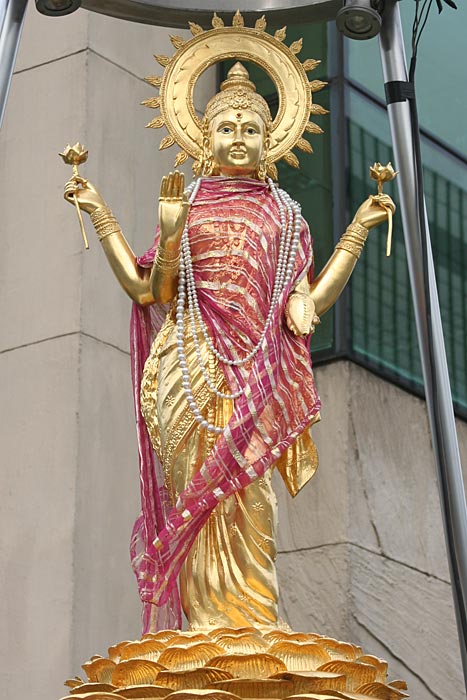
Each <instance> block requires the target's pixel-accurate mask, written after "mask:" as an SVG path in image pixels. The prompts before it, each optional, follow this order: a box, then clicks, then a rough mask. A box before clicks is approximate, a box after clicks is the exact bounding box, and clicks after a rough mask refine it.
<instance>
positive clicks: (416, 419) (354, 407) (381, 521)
mask: <svg viewBox="0 0 467 700" xmlns="http://www.w3.org/2000/svg"><path fill="white" fill-rule="evenodd" d="M350 396H351V411H350V415H351V431H352V439H353V440H354V443H355V462H354V467H353V474H354V478H353V479H351V480H350V481H349V483H350V486H351V489H352V500H354V501H356V500H357V498H359V497H360V498H361V499H362V504H363V505H364V510H362V511H360V516H359V518H358V520H357V521H356V526H355V527H354V524H355V523H354V521H353V520H352V519H351V520H350V522H351V526H352V529H351V533H350V534H351V537H350V538H351V540H352V541H355V542H359V543H361V544H365V545H366V546H370V547H371V548H374V547H373V546H372V545H371V543H370V542H369V540H368V536H367V535H368V533H371V531H373V532H374V533H375V535H376V536H377V547H376V549H378V550H379V551H381V553H382V554H385V555H387V556H389V557H392V558H394V559H397V560H399V561H402V562H404V563H406V564H408V565H410V566H415V567H416V568H418V569H420V570H423V571H425V572H427V573H432V574H435V575H436V576H439V577H441V578H443V579H447V578H448V570H447V561H446V551H445V544H444V531H443V524H442V519H441V511H440V503H439V496H438V486H437V475H436V468H435V464H434V458H433V453H432V450H431V445H430V436H429V430H428V421H427V415H426V406H425V403H424V402H423V401H421V400H420V399H417V398H416V397H414V396H412V395H411V394H409V393H407V392H405V391H403V390H402V389H399V388H398V387H396V386H393V385H392V384H389V383H388V382H384V381H382V380H381V379H379V378H377V377H375V376H374V375H372V374H371V373H370V372H367V371H366V370H364V369H362V368H360V367H358V366H356V365H352V366H351V384H350ZM461 427H462V428H463V429H464V430H465V426H461ZM464 430H463V431H462V432H464ZM363 514H364V515H365V516H367V517H368V522H367V525H366V526H365V524H364V522H362V519H361V515H363ZM357 526H358V527H357Z"/></svg>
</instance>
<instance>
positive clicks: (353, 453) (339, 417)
mask: <svg viewBox="0 0 467 700" xmlns="http://www.w3.org/2000/svg"><path fill="white" fill-rule="evenodd" d="M316 377H317V382H318V388H319V391H320V395H321V399H322V403H323V409H322V411H321V415H322V422H321V423H320V424H318V425H317V426H316V428H315V429H314V435H315V438H316V442H317V446H318V451H319V455H320V467H319V469H318V472H317V473H316V475H315V476H314V477H313V480H312V482H311V483H310V484H309V485H308V486H307V487H306V488H305V489H304V491H303V492H302V493H300V494H299V495H298V496H297V497H296V498H295V499H294V500H292V499H291V498H290V497H289V496H288V494H287V493H286V492H285V489H284V488H280V491H279V493H280V507H281V528H280V533H281V534H280V542H279V550H280V555H279V573H280V579H281V596H282V608H283V611H284V613H285V616H286V617H287V619H288V621H289V622H290V624H291V625H292V626H293V627H294V628H297V629H300V630H305V629H314V630H319V631H322V632H326V633H330V634H331V635H333V636H336V637H339V638H342V639H346V640H351V641H353V642H357V643H359V644H361V645H362V646H363V647H364V649H365V651H366V653H372V654H375V655H376V656H381V657H382V658H385V659H387V661H388V662H389V668H390V676H391V677H392V678H404V679H406V680H407V681H408V683H409V690H410V694H411V696H412V697H415V698H417V700H421V699H422V698H423V700H432V699H433V698H440V699H443V700H444V698H450V700H452V699H453V698H456V700H461V698H463V697H464V696H465V688H464V684H463V675H462V667H461V661H460V655H459V648H458V640H457V632H456V625H455V619H454V610H453V605H452V595H451V587H450V583H449V572H448V565H447V560H446V550H445V545H444V534H443V525H442V520H441V512H440V506H439V498H438V488H437V479H436V469H435V465H434V462H433V455H432V451H431V445H430V437H429V430H428V420H427V416H426V408H425V404H424V402H423V401H421V400H420V399H417V398H415V397H414V396H412V395H410V394H408V393H407V392H405V391H402V390H401V389H399V388H398V387H396V386H394V385H392V384H389V383H388V382H385V381H383V380H381V379H380V378H379V377H376V376H374V375H373V374H371V373H370V372H368V371H366V370H364V369H362V368H361V367H358V366H357V365H354V364H352V363H349V362H336V363H332V364H329V365H328V366H326V367H321V368H320V369H319V370H317V372H316ZM458 434H459V441H460V449H461V458H462V462H463V464H466V463H467V425H466V424H465V423H464V422H462V421H458ZM278 487H281V484H278ZM278 490H279V488H278Z"/></svg>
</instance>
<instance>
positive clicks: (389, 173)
mask: <svg viewBox="0 0 467 700" xmlns="http://www.w3.org/2000/svg"><path fill="white" fill-rule="evenodd" d="M370 175H371V177H372V179H373V180H376V182H377V183H378V194H381V193H382V191H383V182H391V180H394V178H395V177H396V175H397V172H396V171H395V170H394V168H393V167H392V163H388V164H387V165H381V163H373V165H372V166H371V167H370Z"/></svg>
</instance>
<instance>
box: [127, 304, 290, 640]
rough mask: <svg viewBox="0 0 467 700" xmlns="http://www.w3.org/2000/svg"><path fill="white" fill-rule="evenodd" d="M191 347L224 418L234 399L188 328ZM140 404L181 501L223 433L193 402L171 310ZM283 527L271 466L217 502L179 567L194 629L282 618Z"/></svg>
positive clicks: (201, 394)
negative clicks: (212, 428)
mask: <svg viewBox="0 0 467 700" xmlns="http://www.w3.org/2000/svg"><path fill="white" fill-rule="evenodd" d="M198 338H199V345H200V347H201V352H202V355H203V357H204V358H205V359H206V360H207V365H208V367H209V371H210V374H211V379H212V380H213V381H214V383H215V384H216V386H217V387H218V388H223V390H224V391H225V390H226V384H225V379H224V377H223V375H222V373H221V372H220V370H219V369H218V367H217V366H216V365H215V364H214V361H213V358H212V356H211V357H209V355H210V353H209V352H208V349H207V346H206V343H205V340H204V338H203V337H202V336H201V335H199V336H198ZM185 353H186V356H187V364H188V367H189V370H190V378H191V383H192V389H193V394H194V396H195V399H196V401H197V403H198V406H199V407H200V410H201V412H202V413H203V415H205V416H206V417H207V418H208V420H210V421H211V422H213V423H214V424H216V425H219V426H221V427H223V426H225V425H226V424H227V422H228V420H229V417H230V415H231V412H232V401H230V400H228V399H221V398H219V397H218V396H217V395H215V394H214V393H212V392H210V391H209V389H208V387H207V385H206V383H205V380H204V377H203V375H202V372H201V369H200V367H199V362H198V360H197V357H196V352H195V345H194V342H193V338H192V335H191V332H190V331H188V330H187V332H186V337H185ZM141 408H142V413H143V416H144V419H145V421H146V425H147V427H148V431H149V434H150V437H151V441H152V444H153V447H154V449H155V451H156V454H157V456H158V458H159V460H160V462H161V464H162V466H163V469H164V475H165V482H166V486H167V488H168V490H169V493H170V495H171V497H172V499H173V502H174V503H175V501H176V499H177V497H178V496H179V494H180V493H181V492H182V491H183V490H184V489H185V488H186V486H187V485H188V484H189V482H190V481H191V479H192V477H193V475H194V474H195V473H196V472H197V471H198V470H199V469H200V468H201V466H202V465H203V463H204V461H205V459H206V456H207V455H208V454H209V452H210V450H211V449H212V447H213V445H214V441H215V439H216V438H215V436H214V435H213V434H211V433H208V432H207V431H206V430H204V429H201V428H200V427H199V425H198V423H197V422H196V421H195V419H194V417H193V414H192V412H191V411H190V410H189V408H188V405H187V402H186V396H185V392H184V389H183V386H182V374H181V371H180V367H179V363H178V357H177V346H176V326H175V324H174V321H173V318H172V317H170V316H169V317H168V318H167V320H166V322H165V323H164V326H163V327H162V329H161V331H160V332H159V334H158V336H157V338H156V339H155V341H154V343H153V346H152V348H151V353H150V355H149V357H148V360H147V362H146V365H145V369H144V373H143V379H142V383H141ZM276 529H277V501H276V497H275V495H274V492H273V490H272V486H271V472H270V471H269V472H267V473H266V474H265V475H264V476H263V477H261V478H259V479H257V480H256V481H255V482H253V483H252V484H251V485H250V486H248V487H247V488H245V489H243V490H241V491H238V492H237V493H235V494H234V495H232V496H230V497H229V498H227V499H225V500H224V501H223V502H221V503H220V504H219V505H218V506H217V507H216V509H215V510H214V511H213V513H212V515H211V516H210V518H209V520H208V521H207V523H206V525H205V526H204V527H203V529H202V530H201V532H200V533H199V534H198V536H197V538H196V540H195V542H194V544H193V546H192V548H191V550H190V553H189V555H188V557H187V559H186V561H185V563H184V565H183V568H182V571H181V574H180V594H181V601H182V607H183V610H184V612H185V615H186V616H187V618H188V621H189V624H190V628H191V629H194V630H208V629H210V628H212V627H224V626H226V627H245V626H255V627H257V628H260V629H271V628H275V627H277V626H278V585H277V576H276V568H275V559H276V544H275V543H276Z"/></svg>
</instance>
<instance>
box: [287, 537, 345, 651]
mask: <svg viewBox="0 0 467 700" xmlns="http://www.w3.org/2000/svg"><path fill="white" fill-rule="evenodd" d="M348 559H349V551H348V546H347V545H329V546H323V547H318V548H316V549H311V550H307V551H300V552H290V553H288V554H280V555H279V557H278V576H279V594H280V614H281V615H282V617H283V618H284V619H285V621H286V622H288V623H289V625H290V626H291V627H292V629H294V630H295V631H300V632H317V633H318V634H326V635H329V636H331V637H336V638H337V639H344V640H347V637H348V625H347V615H348V612H349V611H348V597H347V591H348V573H349V562H348Z"/></svg>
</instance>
